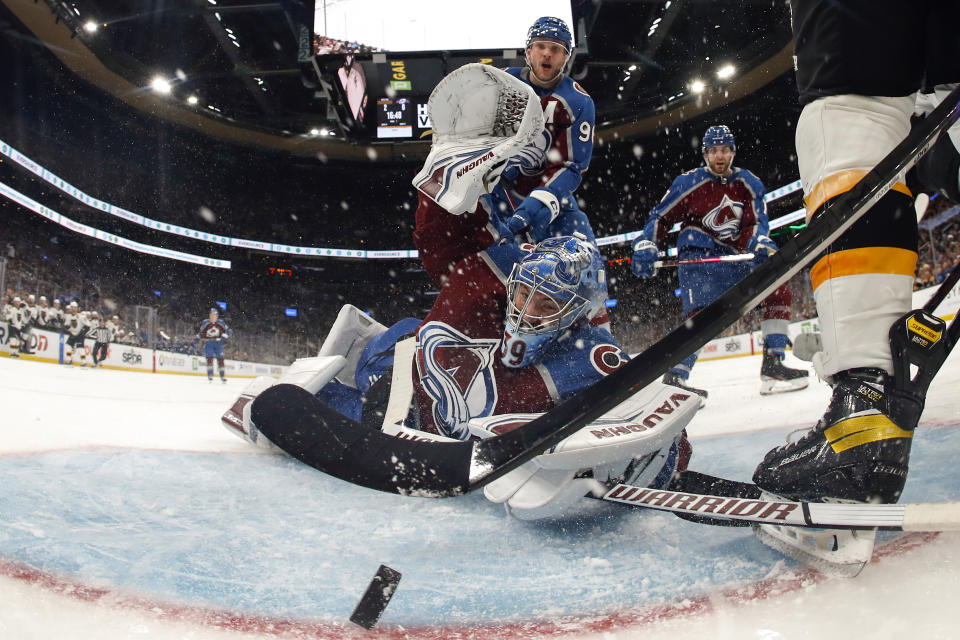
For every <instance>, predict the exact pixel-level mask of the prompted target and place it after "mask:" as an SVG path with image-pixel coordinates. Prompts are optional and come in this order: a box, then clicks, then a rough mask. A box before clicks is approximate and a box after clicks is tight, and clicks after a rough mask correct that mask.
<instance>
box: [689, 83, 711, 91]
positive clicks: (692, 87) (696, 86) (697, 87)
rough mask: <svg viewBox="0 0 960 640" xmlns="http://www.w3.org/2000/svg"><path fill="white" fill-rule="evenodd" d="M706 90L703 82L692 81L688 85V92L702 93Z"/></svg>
mask: <svg viewBox="0 0 960 640" xmlns="http://www.w3.org/2000/svg"><path fill="white" fill-rule="evenodd" d="M706 88H707V85H706V83H705V82H704V81H703V80H694V81H693V82H691V83H690V91H693V92H694V93H703V90H704V89H706Z"/></svg>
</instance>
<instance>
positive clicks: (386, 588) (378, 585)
mask: <svg viewBox="0 0 960 640" xmlns="http://www.w3.org/2000/svg"><path fill="white" fill-rule="evenodd" d="M398 584H400V572H399V571H395V570H393V569H391V568H390V567H388V566H387V565H385V564H382V565H380V568H379V569H377V574H376V575H375V576H373V580H371V581H370V584H369V585H368V586H367V590H366V591H365V592H364V594H363V597H362V598H360V602H359V603H357V606H356V608H355V609H354V610H353V613H352V614H350V622H352V623H353V624H355V625H358V626H361V627H363V628H364V629H372V628H373V627H374V625H376V624H377V622H378V621H379V620H380V616H382V615H383V611H384V609H386V608H387V605H388V604H389V603H390V598H392V597H393V592H394V591H396V590H397V585H398Z"/></svg>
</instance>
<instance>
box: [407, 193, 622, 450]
mask: <svg viewBox="0 0 960 640" xmlns="http://www.w3.org/2000/svg"><path fill="white" fill-rule="evenodd" d="M419 198H420V203H419V206H418V208H417V230H416V232H415V233H414V239H415V241H416V243H417V248H418V249H419V250H420V255H421V259H422V261H423V264H424V268H425V269H426V270H427V273H428V274H429V275H430V277H431V278H433V280H434V281H435V282H437V283H438V284H440V285H441V288H440V294H439V296H437V300H436V302H435V303H434V305H433V308H432V309H431V310H430V313H429V314H427V317H426V318H425V319H424V321H423V323H422V324H421V325H420V327H419V328H418V329H417V332H416V356H415V363H414V366H413V377H414V383H415V384H414V389H415V397H416V401H417V408H418V412H419V418H420V428H421V429H425V430H429V431H436V432H438V433H441V434H444V435H449V436H453V437H458V438H461V439H466V438H467V437H468V436H469V431H468V429H467V422H468V421H469V419H470V418H475V417H482V416H488V415H493V414H502V413H526V412H541V411H546V410H548V409H550V408H551V407H553V406H554V404H556V403H557V402H558V401H560V400H563V399H565V398H567V397H569V396H570V395H572V394H573V393H575V392H576V391H578V390H580V389H582V388H584V387H586V386H589V385H591V384H593V383H594V382H596V381H597V380H599V379H600V378H602V377H603V376H605V375H607V374H609V373H610V372H612V371H614V370H615V369H617V368H618V367H619V366H620V365H621V364H623V363H624V362H626V361H627V360H628V356H627V355H626V354H625V353H624V352H622V351H621V350H620V348H619V346H618V345H617V343H616V341H615V340H614V338H613V336H612V335H610V332H609V331H608V330H607V329H606V328H605V325H606V323H607V321H608V319H607V314H606V311H605V310H601V312H600V313H599V314H597V316H596V317H594V318H593V319H592V320H591V322H590V324H589V325H587V326H583V327H580V328H579V329H576V330H575V331H573V332H572V333H571V334H570V335H568V336H567V337H566V338H565V339H561V340H558V341H557V342H556V343H554V344H553V345H552V346H551V347H550V348H549V349H548V350H547V351H546V353H545V354H544V356H543V358H542V359H541V360H540V361H539V362H538V363H537V364H535V365H531V366H527V367H522V368H510V367H507V366H505V365H504V364H503V363H502V361H501V353H500V347H501V339H502V337H503V329H504V318H505V315H506V302H507V300H506V298H507V291H506V284H507V279H508V277H509V275H510V271H511V269H512V268H513V265H514V264H515V263H516V262H518V261H519V260H520V259H521V258H522V257H523V256H524V255H526V253H527V252H528V251H529V250H530V249H531V248H532V247H530V246H529V245H524V246H521V245H518V244H516V243H514V242H513V241H512V239H507V236H509V234H506V235H505V236H501V235H500V231H498V226H497V224H496V221H495V218H493V217H492V216H490V214H489V213H488V212H487V211H486V209H485V208H483V207H482V206H481V207H478V208H477V209H476V210H475V211H474V212H473V213H469V214H464V215H462V216H453V215H450V214H449V213H447V212H446V211H445V210H443V209H442V208H440V207H439V206H438V205H437V204H436V203H434V202H433V201H432V200H430V199H429V198H426V197H424V196H423V195H420V196H419ZM434 241H435V242H436V243H438V244H434Z"/></svg>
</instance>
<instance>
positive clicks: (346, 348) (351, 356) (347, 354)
mask: <svg viewBox="0 0 960 640" xmlns="http://www.w3.org/2000/svg"><path fill="white" fill-rule="evenodd" d="M386 330H387V328H386V327H385V326H383V325H382V324H380V323H379V322H377V321H376V320H374V319H373V318H371V317H370V316H368V315H367V314H365V313H363V312H362V311H360V309H358V308H356V307H355V306H353V305H352V304H345V305H343V307H341V308H340V313H338V314H337V319H336V320H335V321H334V322H333V325H332V326H331V327H330V332H329V333H327V337H326V338H325V339H324V341H323V344H322V345H320V351H319V353H317V356H319V357H324V356H343V357H344V359H345V360H346V362H345V363H344V367H343V369H342V370H341V371H340V373H339V374H338V377H339V379H340V382H342V383H343V384H345V385H347V386H348V387H354V388H356V386H357V384H356V381H355V380H354V378H355V376H356V372H357V365H358V363H359V362H360V356H361V354H362V353H363V349H364V347H366V346H367V344H368V343H369V342H370V340H372V339H373V338H374V337H375V336H378V335H380V334H381V333H383V332H384V331H386Z"/></svg>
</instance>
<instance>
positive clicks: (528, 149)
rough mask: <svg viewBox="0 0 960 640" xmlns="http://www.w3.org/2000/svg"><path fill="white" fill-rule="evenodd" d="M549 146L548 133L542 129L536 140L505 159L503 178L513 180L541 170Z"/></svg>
mask: <svg viewBox="0 0 960 640" xmlns="http://www.w3.org/2000/svg"><path fill="white" fill-rule="evenodd" d="M549 146H550V134H549V133H548V132H547V130H546V129H544V130H543V131H542V132H541V134H540V135H539V136H537V138H536V140H534V141H533V142H532V143H531V144H528V145H527V146H525V147H524V148H523V149H521V150H520V151H519V152H518V153H517V154H516V155H515V156H513V157H512V158H510V159H509V160H508V161H507V166H506V168H505V169H504V170H503V174H502V177H503V179H504V180H509V181H511V182H514V181H516V179H517V178H518V177H519V176H521V175H524V176H534V175H537V174H538V173H540V172H541V171H543V168H544V167H545V166H546V164H547V148H548V147H549Z"/></svg>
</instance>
